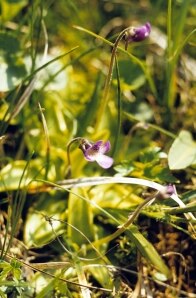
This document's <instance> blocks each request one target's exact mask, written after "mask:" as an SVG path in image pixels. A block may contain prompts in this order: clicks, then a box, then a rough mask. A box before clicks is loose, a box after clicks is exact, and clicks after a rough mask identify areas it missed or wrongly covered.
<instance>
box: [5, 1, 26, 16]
mask: <svg viewBox="0 0 196 298" xmlns="http://www.w3.org/2000/svg"><path fill="white" fill-rule="evenodd" d="M27 2H28V1H27V0H1V16H2V20H3V21H10V20H12V19H13V18H14V17H15V16H16V15H17V14H18V13H19V12H20V11H21V10H22V8H23V7H24V6H25V5H26V4H27Z"/></svg>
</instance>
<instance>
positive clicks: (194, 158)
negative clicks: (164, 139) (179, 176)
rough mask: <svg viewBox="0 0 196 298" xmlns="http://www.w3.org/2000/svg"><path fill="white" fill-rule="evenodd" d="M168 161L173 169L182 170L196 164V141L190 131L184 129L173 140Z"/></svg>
mask: <svg viewBox="0 0 196 298" xmlns="http://www.w3.org/2000/svg"><path fill="white" fill-rule="evenodd" d="M168 162H169V167H170V169H171V170H181V169H185V168H186V167H188V166H190V165H193V164H196V142H194V141H193V139H192V136H191V134H190V133H189V132H188V131H186V130H182V131H181V132H180V134H179V136H178V137H177V138H176V139H175V141H174V142H173V144H172V146H171V148H170V150H169V154H168Z"/></svg>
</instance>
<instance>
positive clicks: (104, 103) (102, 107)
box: [95, 27, 131, 131]
mask: <svg viewBox="0 0 196 298" xmlns="http://www.w3.org/2000/svg"><path fill="white" fill-rule="evenodd" d="M129 28H131V27H128V28H126V29H124V30H123V31H122V32H121V33H120V34H119V35H118V37H117V39H116V41H115V43H114V45H113V48H112V54H111V60H110V65H109V71H108V74H107V77H106V81H105V86H104V90H103V96H102V100H101V103H100V109H99V111H98V113H97V115H98V116H97V121H96V125H95V131H97V130H98V129H99V124H100V119H101V117H102V115H103V114H104V111H105V108H106V106H107V103H108V93H109V88H110V84H111V80H112V73H113V68H114V62H115V59H116V52H117V48H118V45H119V43H120V41H121V40H122V39H123V37H124V36H125V34H126V32H127V30H129Z"/></svg>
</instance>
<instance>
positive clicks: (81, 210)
mask: <svg viewBox="0 0 196 298" xmlns="http://www.w3.org/2000/svg"><path fill="white" fill-rule="evenodd" d="M82 194H83V193H82V191H81V190H80V189H76V190H74V193H71V194H70V196H69V204H68V224H69V225H68V237H69V238H70V239H71V241H72V242H73V243H77V244H78V245H79V246H80V245H82V244H84V243H87V239H85V237H87V238H88V239H89V240H91V241H92V240H93V239H94V231H93V221H92V220H93V213H92V208H91V206H90V204H88V202H87V201H86V200H83V199H82ZM77 195H79V196H77ZM84 235H85V237H84Z"/></svg>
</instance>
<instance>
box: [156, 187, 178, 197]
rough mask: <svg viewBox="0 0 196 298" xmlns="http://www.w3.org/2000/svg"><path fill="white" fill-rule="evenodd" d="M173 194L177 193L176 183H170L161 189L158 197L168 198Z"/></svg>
mask: <svg viewBox="0 0 196 298" xmlns="http://www.w3.org/2000/svg"><path fill="white" fill-rule="evenodd" d="M173 194H176V188H175V185H172V184H169V185H166V186H165V189H164V190H163V191H160V192H159V193H158V196H157V198H158V199H167V198H169V197H171V196H172V195H173Z"/></svg>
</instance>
